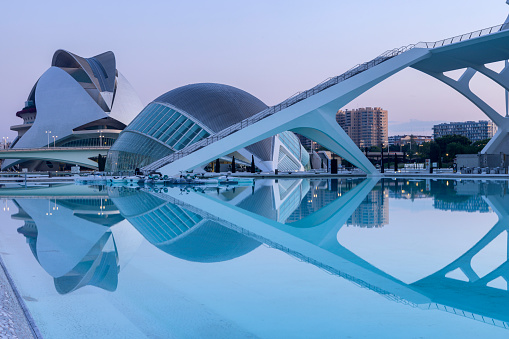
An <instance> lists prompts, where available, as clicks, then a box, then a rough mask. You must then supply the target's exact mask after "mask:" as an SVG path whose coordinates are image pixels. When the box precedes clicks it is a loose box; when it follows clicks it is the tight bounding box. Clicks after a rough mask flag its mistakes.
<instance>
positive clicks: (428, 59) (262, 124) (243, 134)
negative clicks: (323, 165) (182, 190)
mask: <svg viewBox="0 0 509 339" xmlns="http://www.w3.org/2000/svg"><path fill="white" fill-rule="evenodd" d="M506 28H509V24H502V25H498V26H494V27H490V28H487V29H483V30H479V31H476V32H472V33H467V34H463V35H460V36H457V37H454V38H449V39H445V40H440V41H437V42H421V43H418V44H415V45H409V46H405V47H402V48H399V49H394V50H389V51H387V52H385V53H383V54H381V55H380V56H378V57H376V58H375V59H373V60H371V61H369V62H366V63H363V64H361V65H357V66H355V67H353V68H352V69H350V70H348V71H347V72H345V73H343V74H341V75H339V76H336V77H334V78H330V79H327V80H326V81H324V82H322V83H320V84H319V85H317V86H315V87H313V88H311V89H310V90H307V91H304V92H300V93H297V94H296V95H294V96H292V97H290V98H289V99H287V100H285V101H283V102H282V103H280V104H277V105H275V106H272V107H269V108H268V109H266V110H264V111H261V112H259V113H257V114H255V115H254V116H252V117H250V118H248V119H245V120H243V121H241V122H239V123H237V124H235V125H232V126H230V127H228V128H226V129H224V130H223V131H220V132H218V133H216V134H214V135H212V136H210V137H208V138H205V139H203V140H200V141H199V142H196V143H194V144H192V145H190V146H188V147H186V148H184V149H182V150H180V151H178V152H175V153H173V154H171V155H169V156H167V157H164V158H162V159H160V160H158V161H156V162H154V163H152V164H150V165H148V166H145V167H144V168H142V170H143V171H144V172H145V173H150V172H152V171H156V170H158V171H160V172H161V173H163V174H168V175H175V174H178V173H179V172H180V171H184V170H190V169H193V168H196V167H198V166H202V165H204V164H207V163H209V162H211V161H213V160H215V159H216V158H218V157H221V156H224V155H227V154H229V153H232V152H234V151H236V150H238V149H240V148H243V147H245V146H248V145H251V144H253V143H255V142H257V141H260V140H262V139H265V138H267V137H270V136H272V135H275V134H277V133H281V132H283V131H287V130H290V131H294V132H297V133H299V134H302V135H304V136H306V137H308V138H310V139H312V140H314V141H316V142H318V143H319V144H321V145H323V146H324V147H326V148H328V149H330V150H331V151H333V152H334V153H336V154H338V155H339V156H341V157H343V158H344V159H346V160H347V161H349V162H350V163H352V164H353V165H355V166H357V167H358V168H360V169H362V170H363V171H365V172H367V173H368V174H376V173H377V171H376V169H375V168H374V166H373V165H372V164H371V163H370V162H369V161H368V159H367V158H366V157H365V156H364V154H363V153H362V152H361V151H360V150H359V148H358V147H357V146H356V145H355V144H354V142H353V141H352V140H351V139H350V138H349V137H348V135H347V134H346V133H345V132H344V131H343V130H342V129H341V127H340V126H339V125H338V124H337V123H336V120H335V114H336V112H337V110H338V108H340V107H343V106H345V105H346V104H348V103H349V102H351V101H352V100H353V99H355V98H356V97H358V96H359V95H361V94H362V93H364V92H366V91H367V90H369V89H370V88H372V87H374V86H375V85H377V84H379V83H380V82H382V81H383V80H385V79H387V78H389V77H390V76H392V75H394V74H396V73H398V72H399V71H401V70H403V69H406V68H408V67H412V68H414V69H417V70H419V71H421V72H424V73H426V74H428V75H430V76H432V77H434V78H435V79H437V80H440V81H441V82H443V83H445V84H447V85H448V86H450V87H452V88H453V89H455V90H456V91H458V92H459V93H461V94H462V95H463V96H465V97H466V98H467V99H468V100H470V101H471V102H472V103H474V104H475V105H476V106H477V107H478V108H479V109H480V110H481V111H482V112H484V114H486V115H487V116H488V117H489V118H490V119H491V120H492V121H493V122H494V123H495V124H496V125H497V126H498V132H497V134H496V135H495V137H493V138H492V140H491V142H490V143H489V144H488V145H487V146H486V147H485V149H484V150H483V152H484V153H498V152H504V153H509V139H508V138H509V118H508V117H507V116H504V115H501V114H499V113H498V112H497V111H496V110H495V109H494V108H492V107H491V106H490V105H488V104H487V103H486V102H485V101H483V100H482V99H481V98H480V97H478V96H477V95H476V94H475V93H473V92H472V91H471V90H470V87H469V84H470V81H471V79H472V78H473V76H474V75H475V74H476V73H481V74H483V75H485V76H486V77H488V78H489V79H491V80H492V81H494V82H495V83H496V84H498V85H499V86H501V87H502V88H503V89H504V90H509V67H505V68H504V69H503V70H502V71H501V72H495V71H493V70H491V69H489V68H488V67H486V64H489V63H493V62H497V61H503V60H507V59H509V30H506ZM460 69H465V71H464V73H463V75H462V76H461V77H460V78H459V80H454V79H452V78H450V77H448V76H447V75H445V73H446V72H449V71H453V70H460Z"/></svg>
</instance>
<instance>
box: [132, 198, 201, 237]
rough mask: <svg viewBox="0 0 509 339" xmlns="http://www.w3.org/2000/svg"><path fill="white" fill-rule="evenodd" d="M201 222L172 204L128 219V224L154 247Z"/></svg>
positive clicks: (188, 212)
mask: <svg viewBox="0 0 509 339" xmlns="http://www.w3.org/2000/svg"><path fill="white" fill-rule="evenodd" d="M201 220H202V217H200V216H199V215H197V214H195V213H192V212H190V211H187V210H185V209H183V208H180V207H179V206H176V205H172V204H166V205H163V206H161V207H160V208H158V209H155V210H153V211H151V212H150V213H146V214H143V215H140V216H136V217H132V218H129V222H130V223H131V224H133V226H134V227H136V229H137V230H138V231H139V232H140V233H141V234H142V235H143V236H144V237H145V238H146V239H147V240H148V241H149V242H150V243H152V244H154V245H161V244H164V243H165V242H168V241H170V240H172V239H174V238H176V237H177V236H179V235H181V234H183V233H184V232H186V231H187V230H189V229H191V228H192V227H194V226H195V225H196V224H197V223H199V222H200V221H201Z"/></svg>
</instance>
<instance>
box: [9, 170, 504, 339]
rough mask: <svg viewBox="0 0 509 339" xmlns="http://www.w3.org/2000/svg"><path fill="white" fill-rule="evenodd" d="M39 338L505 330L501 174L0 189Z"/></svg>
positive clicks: (482, 334)
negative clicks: (231, 184)
mask: <svg viewBox="0 0 509 339" xmlns="http://www.w3.org/2000/svg"><path fill="white" fill-rule="evenodd" d="M0 196H1V197H2V210H0V254H1V255H2V258H3V260H4V262H5V264H6V266H7V268H8V270H9V272H10V274H11V275H12V278H13V279H14V281H15V283H16V285H17V287H18V289H19V291H20V294H21V295H22V296H23V298H24V300H25V303H26V305H27V307H28V308H29V310H30V312H31V314H32V316H33V318H34V319H35V321H36V323H37V325H38V327H39V329H40V331H41V332H42V334H43V336H45V337H47V338H143V337H150V338H172V337H175V338H244V337H247V338H253V337H261V338H290V337H291V338H375V337H376V338H451V337H455V338H507V337H509V292H508V291H507V282H508V280H509V264H508V263H507V259H508V248H507V241H508V237H509V236H508V234H507V229H508V228H509V218H508V213H509V195H508V182H507V181H472V180H463V181H454V180H448V181H447V180H403V179H399V180H388V179H384V180H378V179H357V180H352V179H348V180H346V179H342V180H311V181H310V180H279V181H278V180H276V181H274V180H257V181H256V182H255V184H254V186H245V187H235V188H232V187H221V188H216V187H208V188H207V187H196V188H188V189H185V190H183V189H181V188H171V187H168V188H166V189H154V188H143V189H140V188H134V187H108V186H75V185H58V186H51V187H50V186H34V187H27V188H16V187H2V188H0Z"/></svg>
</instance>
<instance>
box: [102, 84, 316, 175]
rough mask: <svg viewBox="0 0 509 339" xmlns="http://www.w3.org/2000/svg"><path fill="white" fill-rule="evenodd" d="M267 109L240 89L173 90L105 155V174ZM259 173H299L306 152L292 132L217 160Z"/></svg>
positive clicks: (304, 165)
mask: <svg viewBox="0 0 509 339" xmlns="http://www.w3.org/2000/svg"><path fill="white" fill-rule="evenodd" d="M266 108H267V105H265V104H264V103H263V102H262V101H261V100H259V99H257V98H256V97H254V96H252V95H251V94H249V93H247V92H245V91H243V90H240V89H238V88H235V87H232V86H227V85H221V84H214V83H199V84H191V85H186V86H183V87H179V88H176V89H174V90H172V91H169V92H167V93H165V94H163V95H161V96H160V97H158V98H157V99H155V100H154V101H153V102H151V103H150V104H149V105H147V107H145V109H143V111H142V112H141V113H140V114H139V115H138V116H137V117H136V119H134V120H133V122H132V123H131V124H130V125H129V126H127V128H126V129H125V130H124V131H123V132H122V133H121V134H120V136H119V138H118V140H117V141H116V142H115V144H114V145H113V146H112V147H111V149H110V151H109V152H108V158H107V162H106V171H113V172H115V171H131V170H134V169H135V168H141V167H143V166H146V165H149V164H151V163H152V162H154V161H156V160H159V159H161V158H163V157H165V156H167V155H169V154H172V153H174V152H176V151H179V150H181V149H183V148H185V147H186V146H188V145H191V144H193V143H195V142H198V141H200V140H202V139H204V138H207V137H209V136H214V134H215V133H217V132H219V131H222V130H224V129H225V128H228V127H229V126H232V125H234V124H236V123H238V122H240V121H242V120H244V119H246V118H249V117H251V116H253V115H254V114H256V113H258V112H260V111H263V110H265V109H266ZM232 157H235V161H236V163H241V164H242V163H243V164H246V165H249V164H250V163H251V160H252V157H254V160H255V164H256V167H258V168H259V169H260V170H262V171H274V170H275V169H278V170H280V171H302V170H304V169H305V168H307V166H308V164H309V154H308V152H307V151H306V150H305V149H304V147H303V146H302V145H301V143H300V141H299V138H298V137H297V136H296V135H295V134H294V133H292V132H288V131H286V132H282V133H278V134H276V135H275V136H272V137H269V138H266V139H263V140H261V141H258V142H256V143H254V144H252V145H249V146H247V147H243V148H240V149H238V150H236V151H235V152H233V153H230V154H227V155H225V156H223V157H220V158H221V159H222V160H223V161H228V162H229V161H231V160H232Z"/></svg>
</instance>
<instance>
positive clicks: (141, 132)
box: [106, 102, 210, 172]
mask: <svg viewBox="0 0 509 339" xmlns="http://www.w3.org/2000/svg"><path fill="white" fill-rule="evenodd" d="M209 135H210V134H209V133H208V132H207V131H206V130H204V129H203V128H202V127H201V126H200V125H198V124H197V123H196V122H195V121H193V120H191V119H189V118H188V117H186V116H185V115H184V114H182V113H180V112H179V111H177V110H175V109H173V108H171V107H169V106H167V105H166V104H163V103H157V102H153V103H151V104H149V105H148V106H147V107H145V109H143V111H141V113H140V114H139V115H138V116H137V117H136V118H135V119H134V120H133V122H132V123H131V124H130V125H129V126H127V128H126V129H125V130H124V131H123V132H122V133H121V134H120V136H119V138H118V140H117V142H116V143H115V144H114V145H113V147H112V148H111V149H110V153H109V155H108V160H107V163H106V171H114V172H116V171H126V170H133V169H135V168H140V167H143V166H146V165H148V164H150V163H152V162H154V161H156V160H159V159H161V158H162V157H165V156H167V155H169V154H171V153H173V152H175V151H178V150H181V149H183V148H184V147H186V146H187V145H189V144H192V143H194V142H196V141H199V140H201V139H203V138H206V137H208V136H209Z"/></svg>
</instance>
